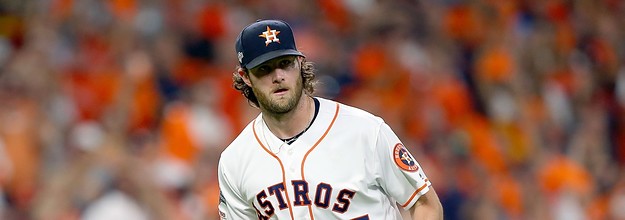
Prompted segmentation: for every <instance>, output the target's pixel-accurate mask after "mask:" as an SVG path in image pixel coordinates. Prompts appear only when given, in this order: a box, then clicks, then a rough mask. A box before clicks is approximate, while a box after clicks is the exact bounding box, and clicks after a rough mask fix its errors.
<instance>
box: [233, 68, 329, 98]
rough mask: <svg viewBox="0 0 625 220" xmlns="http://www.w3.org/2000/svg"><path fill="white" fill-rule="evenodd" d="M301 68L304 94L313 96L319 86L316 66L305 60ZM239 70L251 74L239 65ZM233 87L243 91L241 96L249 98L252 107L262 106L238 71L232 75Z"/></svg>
mask: <svg viewBox="0 0 625 220" xmlns="http://www.w3.org/2000/svg"><path fill="white" fill-rule="evenodd" d="M300 67H301V68H300V73H301V74H302V81H303V84H304V86H303V89H304V93H305V94H306V95H312V94H313V93H314V92H315V85H316V84H317V81H315V67H314V64H313V63H312V62H309V61H306V58H304V59H303V60H302V62H301V63H300ZM239 68H243V71H245V74H249V71H248V70H247V69H246V68H244V67H241V66H240V65H238V66H237V67H236V69H237V70H238V69H239ZM232 87H234V89H236V90H239V91H241V94H243V96H245V98H247V100H248V102H250V103H251V104H252V106H254V107H256V108H259V107H260V105H259V104H258V99H257V98H256V95H255V94H254V91H252V87H250V86H248V85H247V84H245V81H243V78H242V77H241V76H240V75H239V74H238V71H236V70H235V72H234V73H233V74H232Z"/></svg>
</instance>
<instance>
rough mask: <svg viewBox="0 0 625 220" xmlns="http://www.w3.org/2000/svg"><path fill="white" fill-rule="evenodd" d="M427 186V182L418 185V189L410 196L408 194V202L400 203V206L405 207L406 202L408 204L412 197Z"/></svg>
mask: <svg viewBox="0 0 625 220" xmlns="http://www.w3.org/2000/svg"><path fill="white" fill-rule="evenodd" d="M426 186H428V183H424V184H423V186H421V187H419V189H417V191H415V192H414V193H413V194H412V196H410V199H408V202H406V203H404V204H402V205H401V207H403V208H406V206H407V205H408V204H410V201H412V199H414V197H415V196H416V195H417V194H418V193H419V192H421V190H423V189H425V187H426Z"/></svg>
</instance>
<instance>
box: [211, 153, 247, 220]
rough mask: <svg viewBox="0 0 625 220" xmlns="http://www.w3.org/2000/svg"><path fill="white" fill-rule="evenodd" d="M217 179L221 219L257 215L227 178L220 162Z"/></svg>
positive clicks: (244, 217)
mask: <svg viewBox="0 0 625 220" xmlns="http://www.w3.org/2000/svg"><path fill="white" fill-rule="evenodd" d="M217 172H218V180H219V206H218V209H219V218H220V219H221V220H230V219H255V218H256V217H257V216H256V214H255V211H254V209H253V208H252V207H251V205H250V204H248V203H246V202H245V200H244V199H242V197H241V195H240V193H238V191H237V189H236V187H234V185H233V183H232V182H231V180H230V179H229V178H228V175H227V174H228V173H227V172H226V171H225V167H224V165H223V164H222V162H221V161H220V162H219V167H218V171H217Z"/></svg>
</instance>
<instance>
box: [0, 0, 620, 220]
mask: <svg viewBox="0 0 625 220" xmlns="http://www.w3.org/2000/svg"><path fill="white" fill-rule="evenodd" d="M262 18H274V19H282V20H285V21H287V22H289V23H290V24H291V26H292V27H293V29H294V32H295V36H296V40H297V44H298V49H300V50H301V51H302V52H303V53H304V54H306V56H307V60H309V61H312V62H314V63H315V65H316V66H315V67H316V69H317V79H318V80H319V82H320V84H319V87H318V89H317V92H316V95H318V96H321V97H326V98H331V99H335V100H337V101H341V102H344V103H346V104H350V105H354V106H357V107H360V108H363V109H366V110H368V111H370V112H372V113H374V114H376V115H378V116H381V117H382V118H384V119H385V121H386V122H387V123H389V124H390V125H391V127H392V128H393V129H394V130H395V132H396V133H397V134H398V135H399V136H400V138H401V139H402V140H403V142H404V143H405V145H406V146H409V147H410V150H411V151H412V154H413V155H415V157H416V158H417V159H418V160H419V162H420V163H421V165H422V167H423V168H424V169H425V170H426V172H427V173H428V177H429V178H430V179H431V181H432V183H433V186H434V187H435V188H436V190H437V192H438V194H439V196H440V198H441V202H442V204H443V207H444V211H445V219H567V220H569V219H625V169H624V168H625V2H624V1H620V0H598V1H593V0H543V1H541V0H511V1H497V0H464V1H463V0H444V1H435V0H423V1H417V0H396V1H379V0H378V1H376V0H314V1H306V0H290V1H281V0H267V1H261V0H231V1H218V0H154V1H140V0H107V1H100V0H29V1H11V0H0V219H68V220H71V219H190V220H194V219H217V218H218V215H217V213H216V210H217V209H216V207H217V203H218V186H217V181H216V179H217V178H216V166H217V162H218V159H219V154H220V152H221V151H222V150H223V149H224V148H225V147H226V146H227V145H228V143H229V142H230V141H231V140H232V139H233V138H234V137H235V135H237V134H238V132H239V131H240V130H241V129H242V128H243V127H244V126H245V125H246V124H247V123H248V122H249V120H250V119H252V118H253V117H255V116H256V115H257V114H258V110H257V109H254V108H253V107H251V106H250V105H249V104H248V103H247V102H246V100H245V98H244V97H243V96H242V95H241V94H239V93H238V92H237V91H235V90H234V89H233V88H232V73H233V72H234V70H235V66H236V64H237V63H236V56H235V52H234V40H235V39H236V37H237V35H238V33H239V31H240V30H241V29H242V28H243V27H244V26H245V25H247V24H248V23H250V22H253V21H254V20H256V19H262Z"/></svg>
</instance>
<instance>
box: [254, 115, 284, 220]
mask: <svg viewBox="0 0 625 220" xmlns="http://www.w3.org/2000/svg"><path fill="white" fill-rule="evenodd" d="M252 131H253V132H254V137H255V138H256V141H257V142H258V144H260V146H261V147H262V148H263V150H265V151H266V152H267V153H268V154H269V155H271V156H272V157H273V158H276V160H277V161H278V163H280V169H282V183H283V184H284V185H285V186H284V187H285V189H284V194H285V195H286V202H287V204H286V205H287V207H289V214H290V215H291V220H293V219H294V218H293V209H292V208H291V199H289V198H290V197H289V190H287V189H286V176H285V174H284V165H282V161H280V158H278V156H276V155H275V154H273V153H271V151H269V150H268V149H267V147H265V145H263V142H261V141H260V138H258V135H257V134H256V120H254V122H252Z"/></svg>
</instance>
